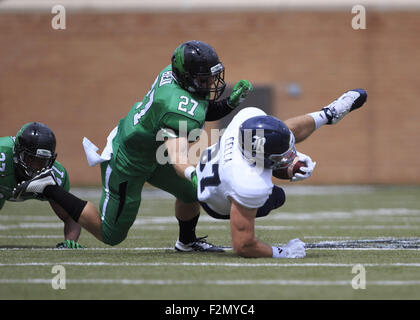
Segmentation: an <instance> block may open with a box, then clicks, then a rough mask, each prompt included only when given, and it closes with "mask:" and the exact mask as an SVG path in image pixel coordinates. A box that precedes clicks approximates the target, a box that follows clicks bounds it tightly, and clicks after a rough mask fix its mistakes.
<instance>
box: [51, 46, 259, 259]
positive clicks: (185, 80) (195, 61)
mask: <svg viewBox="0 0 420 320" xmlns="http://www.w3.org/2000/svg"><path fill="white" fill-rule="evenodd" d="M171 62H172V63H171V64H170V65H168V66H167V67H166V68H164V69H163V70H162V71H161V72H160V74H159V75H158V76H157V77H156V79H155V81H154V83H153V85H152V86H151V88H150V91H149V92H148V93H147V94H146V95H145V97H144V98H143V101H141V102H138V103H136V104H135V105H134V106H133V107H132V108H131V110H130V111H129V112H128V114H127V116H126V117H125V118H123V119H121V120H120V121H119V123H118V126H117V127H116V128H115V129H114V130H113V131H112V132H111V134H110V135H109V136H108V144H107V146H106V147H105V149H104V152H102V154H101V156H99V155H98V154H97V153H96V151H97V147H96V146H94V145H93V144H92V143H91V142H90V141H89V140H87V139H84V147H85V151H86V155H87V157H88V161H89V164H90V165H95V164H98V163H100V165H101V174H102V197H101V201H100V206H99V210H98V209H96V208H95V206H94V205H93V204H92V203H90V202H89V203H87V202H86V201H83V200H80V199H76V198H75V197H72V196H71V195H69V194H68V193H65V192H60V191H63V190H60V189H59V188H58V189H55V190H54V191H51V193H50V192H49V191H47V190H46V192H45V193H44V194H45V195H46V196H47V197H48V198H51V199H55V201H57V202H58V203H60V204H61V205H62V206H64V208H65V209H66V211H67V212H69V214H70V215H71V216H72V217H73V218H74V220H75V221H77V222H78V223H79V224H80V225H81V226H82V227H84V228H85V229H87V230H88V231H89V232H91V233H92V234H93V235H94V236H95V237H96V238H97V239H99V240H100V241H103V242H104V243H106V244H109V245H116V244H119V243H121V242H122V241H123V240H124V239H125V238H126V236H127V233H128V231H129V229H130V227H131V226H132V224H133V223H134V221H135V219H136V217H137V214H138V211H139V207H140V202H141V191H142V188H143V185H144V184H145V183H146V182H148V183H150V184H151V185H153V186H155V187H157V188H159V189H162V190H164V191H166V192H169V193H170V194H172V195H174V196H175V198H176V201H175V216H176V218H177V219H178V222H179V238H178V240H177V241H176V244H175V248H176V249H177V250H179V251H223V249H222V248H220V247H217V246H214V245H212V244H210V243H207V242H206V241H204V240H203V238H197V237H196V233H195V227H196V225H197V221H198V218H199V214H200V205H199V203H198V199H197V192H196V189H195V187H194V185H193V184H192V183H191V182H190V181H188V180H186V179H185V178H184V177H183V172H182V176H179V175H178V174H177V172H176V171H175V169H174V167H173V165H172V164H171V163H165V164H161V163H158V161H157V159H156V153H157V150H158V149H159V148H160V146H161V145H163V144H166V146H167V148H168V150H169V153H170V154H171V155H173V154H175V156H174V157H173V158H171V159H179V161H180V162H182V161H185V159H186V158H187V156H186V155H180V156H179V157H178V155H177V154H178V152H179V151H178V150H177V145H179V143H178V142H179V140H180V139H182V138H181V137H180V131H181V130H180V127H181V125H180V124H181V123H182V124H184V126H185V131H186V134H187V135H189V134H190V133H191V132H193V130H199V129H201V128H202V127H203V126H204V122H205V121H214V120H218V119H220V118H222V117H224V116H225V115H227V114H228V113H230V112H231V111H232V110H233V109H234V108H236V107H237V106H238V105H239V104H240V103H241V102H242V101H243V100H244V99H245V97H246V95H247V94H248V92H249V91H250V90H252V86H251V84H250V83H249V82H248V81H246V80H241V81H240V82H238V83H237V84H236V85H235V86H234V88H233V92H232V94H231V95H230V96H229V97H227V98H225V99H222V100H219V101H217V99H218V98H219V97H220V96H221V94H222V93H223V91H224V89H225V87H226V85H225V82H224V70H225V69H224V66H223V65H222V63H221V62H220V61H219V58H218V56H217V54H216V51H215V50H214V49H213V48H212V47H211V46H209V45H208V44H206V43H204V42H201V41H188V42H185V43H183V44H181V45H180V46H179V47H178V48H176V49H175V51H174V53H173V55H172V59H171ZM158 133H162V135H163V138H162V140H161V141H158V140H157V134H158ZM165 139H166V141H164V140H165ZM185 163H186V165H185V166H188V163H187V162H185Z"/></svg>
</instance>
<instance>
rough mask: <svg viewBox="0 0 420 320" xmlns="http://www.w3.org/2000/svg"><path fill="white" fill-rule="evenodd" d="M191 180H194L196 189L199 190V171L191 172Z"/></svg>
mask: <svg viewBox="0 0 420 320" xmlns="http://www.w3.org/2000/svg"><path fill="white" fill-rule="evenodd" d="M191 182H192V184H193V186H194V188H195V190H197V189H198V178H197V171H195V170H194V171H193V172H192V173H191Z"/></svg>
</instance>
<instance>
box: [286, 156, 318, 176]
mask: <svg viewBox="0 0 420 320" xmlns="http://www.w3.org/2000/svg"><path fill="white" fill-rule="evenodd" d="M297 157H298V158H299V161H303V162H305V164H306V166H305V167H300V171H303V172H304V173H299V172H296V173H295V174H294V175H293V177H292V179H290V181H292V182H296V181H301V180H305V179H308V178H309V177H310V176H311V175H312V172H313V171H314V169H315V165H316V162H313V161H312V159H311V158H310V157H309V156H307V155H306V154H303V153H301V152H299V151H297Z"/></svg>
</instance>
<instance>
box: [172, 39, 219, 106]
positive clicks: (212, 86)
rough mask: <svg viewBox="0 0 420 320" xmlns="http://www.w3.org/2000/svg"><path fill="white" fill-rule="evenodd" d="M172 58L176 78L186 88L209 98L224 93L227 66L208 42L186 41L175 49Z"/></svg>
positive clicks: (211, 98)
mask: <svg viewBox="0 0 420 320" xmlns="http://www.w3.org/2000/svg"><path fill="white" fill-rule="evenodd" d="M171 60H172V71H173V74H174V76H175V79H176V80H177V82H178V83H179V85H180V86H181V87H182V88H184V89H185V90H187V91H189V92H192V93H196V94H198V95H200V96H201V97H203V98H205V99H207V100H216V99H218V98H219V97H220V96H221V95H222V94H223V91H224V90H225V88H226V83H225V80H224V77H225V68H224V66H223V64H222V63H221V62H220V60H219V57H218V56H217V53H216V51H215V50H214V49H213V48H212V47H211V46H209V45H208V44H207V43H204V42H202V41H197V40H191V41H187V42H184V43H183V44H181V45H180V46H178V47H177V48H176V49H175V51H174V53H173V54H172V59H171Z"/></svg>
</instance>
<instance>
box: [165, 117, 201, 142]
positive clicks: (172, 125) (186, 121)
mask: <svg viewBox="0 0 420 320" xmlns="http://www.w3.org/2000/svg"><path fill="white" fill-rule="evenodd" d="M160 127H161V129H163V130H162V131H163V134H164V136H165V137H167V138H178V137H180V136H187V137H189V138H190V137H191V136H193V134H191V133H192V131H193V130H198V131H200V132H201V125H200V123H199V122H198V121H196V120H194V119H190V118H188V117H185V116H183V115H181V114H178V113H172V112H168V113H166V114H165V115H164V116H163V117H162V119H161V122H160ZM198 135H199V134H198ZM192 140H195V137H194V139H192Z"/></svg>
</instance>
